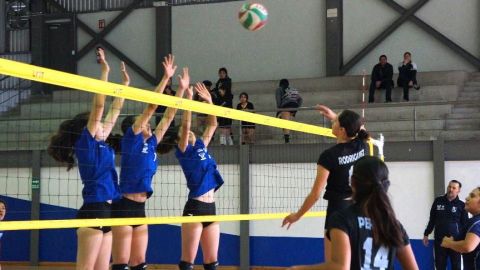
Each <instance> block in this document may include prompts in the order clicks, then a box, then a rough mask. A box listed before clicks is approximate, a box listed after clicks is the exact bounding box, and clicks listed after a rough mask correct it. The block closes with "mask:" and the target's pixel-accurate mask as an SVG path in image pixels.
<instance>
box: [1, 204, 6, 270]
mask: <svg viewBox="0 0 480 270" xmlns="http://www.w3.org/2000/svg"><path fill="white" fill-rule="evenodd" d="M6 214H7V204H6V203H5V201H3V200H0V221H2V220H3V219H4V218H5V215H6ZM2 237H3V232H2V231H0V241H1V240H2ZM0 250H1V246H0ZM1 269H2V266H1V265H0V270H1Z"/></svg>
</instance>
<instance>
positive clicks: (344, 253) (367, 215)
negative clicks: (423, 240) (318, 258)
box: [292, 156, 418, 270]
mask: <svg viewBox="0 0 480 270" xmlns="http://www.w3.org/2000/svg"><path fill="white" fill-rule="evenodd" d="M351 179H352V189H353V201H354V203H353V204H352V205H350V206H349V207H347V208H345V209H342V210H339V211H337V212H335V213H334V214H333V215H332V216H331V218H330V222H329V224H328V228H327V229H328V231H327V234H326V236H325V237H327V238H329V239H330V241H331V245H332V258H331V259H330V260H329V261H327V262H326V263H323V264H320V265H312V266H298V267H293V268H292V269H296V270H299V269H302V270H307V269H317V270H323V269H325V270H336V269H351V270H366V269H372V270H380V269H384V270H393V269H394V268H393V264H394V261H395V257H397V258H398V260H399V261H400V264H401V265H402V269H405V270H418V266H417V263H416V261H415V257H414V255H413V251H412V248H411V246H410V243H409V239H408V236H407V233H406V232H405V230H404V229H403V226H402V224H401V223H400V222H399V221H398V220H397V219H396V217H395V212H394V211H393V208H392V205H391V203H390V199H389V198H388V194H387V191H388V188H389V186H390V181H389V180H388V168H387V166H386V165H385V163H383V161H381V160H380V159H379V158H376V157H372V156H365V157H362V158H361V159H359V160H358V161H357V162H356V163H355V164H354V165H353V174H352V176H351Z"/></svg>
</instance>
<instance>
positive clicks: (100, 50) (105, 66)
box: [97, 47, 110, 72]
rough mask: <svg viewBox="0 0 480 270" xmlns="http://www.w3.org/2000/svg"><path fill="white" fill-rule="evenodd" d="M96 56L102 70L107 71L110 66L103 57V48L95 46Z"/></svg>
mask: <svg viewBox="0 0 480 270" xmlns="http://www.w3.org/2000/svg"><path fill="white" fill-rule="evenodd" d="M97 58H98V62H99V63H100V65H101V66H102V71H103V72H109V71H110V66H109V65H108V62H107V59H106V58H105V50H104V49H103V48H100V47H99V48H97Z"/></svg>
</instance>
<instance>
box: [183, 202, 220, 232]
mask: <svg viewBox="0 0 480 270" xmlns="http://www.w3.org/2000/svg"><path fill="white" fill-rule="evenodd" d="M216 214H217V210H216V208H215V203H214V202H212V203H206V202H201V201H199V200H194V199H188V201H187V203H186V204H185V207H184V208H183V216H184V217H187V216H214V215H216ZM212 223H213V222H202V225H203V227H204V228H205V227H207V226H208V225H210V224H212Z"/></svg>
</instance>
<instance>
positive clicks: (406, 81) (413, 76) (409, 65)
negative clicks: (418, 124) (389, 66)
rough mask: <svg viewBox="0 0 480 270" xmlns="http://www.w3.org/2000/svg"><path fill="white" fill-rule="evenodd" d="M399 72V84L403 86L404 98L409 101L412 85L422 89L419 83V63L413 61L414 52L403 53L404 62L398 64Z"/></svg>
mask: <svg viewBox="0 0 480 270" xmlns="http://www.w3.org/2000/svg"><path fill="white" fill-rule="evenodd" d="M398 72H399V74H398V80H397V85H398V86H399V87H402V88H403V100H404V101H409V100H410V98H409V97H408V91H409V89H410V87H413V88H415V89H416V90H419V89H420V86H418V83H417V64H415V63H414V62H412V54H411V53H410V52H405V53H404V54H403V62H400V63H399V64H398Z"/></svg>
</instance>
